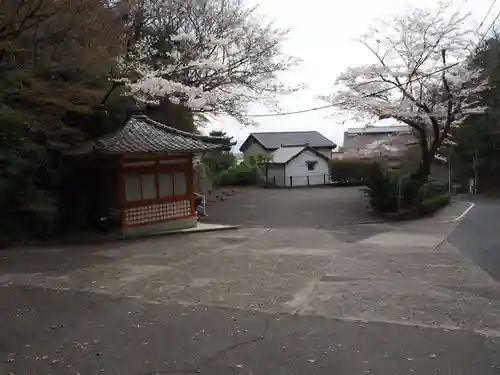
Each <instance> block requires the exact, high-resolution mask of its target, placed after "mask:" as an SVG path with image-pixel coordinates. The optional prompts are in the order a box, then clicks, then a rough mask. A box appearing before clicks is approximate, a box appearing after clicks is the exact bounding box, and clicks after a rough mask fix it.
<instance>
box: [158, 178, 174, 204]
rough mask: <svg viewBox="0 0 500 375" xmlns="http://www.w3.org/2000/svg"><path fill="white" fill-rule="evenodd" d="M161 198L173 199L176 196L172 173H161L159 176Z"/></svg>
mask: <svg viewBox="0 0 500 375" xmlns="http://www.w3.org/2000/svg"><path fill="white" fill-rule="evenodd" d="M158 185H159V187H160V197H161V198H165V197H172V196H173V195H174V180H173V176H172V173H160V174H159V176H158Z"/></svg>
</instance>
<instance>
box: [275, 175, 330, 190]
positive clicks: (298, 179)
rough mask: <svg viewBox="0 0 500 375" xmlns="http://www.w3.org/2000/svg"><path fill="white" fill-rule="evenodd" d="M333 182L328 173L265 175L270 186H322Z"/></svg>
mask: <svg viewBox="0 0 500 375" xmlns="http://www.w3.org/2000/svg"><path fill="white" fill-rule="evenodd" d="M330 183H331V180H330V175H329V174H328V173H325V174H321V175H308V176H283V177H277V176H265V184H266V186H270V187H294V186H295V187H297V186H309V187H313V186H321V185H328V184H330Z"/></svg>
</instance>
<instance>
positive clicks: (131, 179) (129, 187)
mask: <svg viewBox="0 0 500 375" xmlns="http://www.w3.org/2000/svg"><path fill="white" fill-rule="evenodd" d="M125 200H126V201H127V202H137V201H140V200H141V175H140V174H131V175H128V176H126V177H125Z"/></svg>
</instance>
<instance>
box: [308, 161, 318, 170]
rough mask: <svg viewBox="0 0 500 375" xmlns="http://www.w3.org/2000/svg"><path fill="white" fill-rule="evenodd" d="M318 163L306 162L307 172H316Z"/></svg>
mask: <svg viewBox="0 0 500 375" xmlns="http://www.w3.org/2000/svg"><path fill="white" fill-rule="evenodd" d="M317 163H318V162H317V161H306V165H307V170H308V171H314V169H315V168H316V164H317Z"/></svg>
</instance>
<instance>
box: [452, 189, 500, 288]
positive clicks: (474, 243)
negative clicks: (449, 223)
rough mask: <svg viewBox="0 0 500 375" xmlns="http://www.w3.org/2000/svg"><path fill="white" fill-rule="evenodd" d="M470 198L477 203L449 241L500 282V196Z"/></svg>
mask: <svg viewBox="0 0 500 375" xmlns="http://www.w3.org/2000/svg"><path fill="white" fill-rule="evenodd" d="M467 200H469V201H470V202H472V203H474V206H473V207H472V209H471V210H470V211H469V212H468V213H467V214H466V216H465V217H464V218H463V219H462V221H461V222H460V225H459V226H458V227H457V228H456V229H455V231H454V232H453V233H452V234H451V235H450V236H449V238H448V240H449V241H450V242H451V243H452V244H453V245H454V246H455V247H457V248H458V249H460V250H461V251H462V252H463V253H464V254H466V255H467V256H468V257H469V258H470V259H472V260H473V261H474V262H475V263H476V264H477V265H479V266H480V267H481V268H482V269H483V270H484V271H486V272H487V273H488V274H489V275H490V276H491V277H493V278H494V279H495V280H496V281H498V282H500V199H498V198H477V197H471V198H468V199H467Z"/></svg>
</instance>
